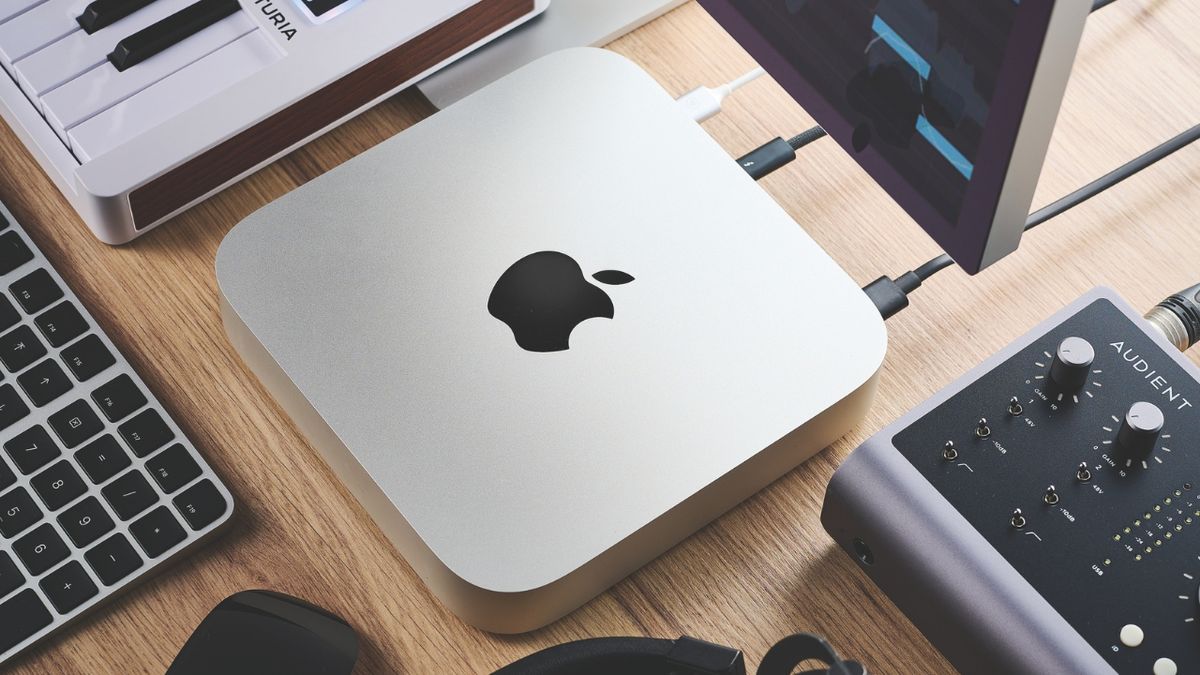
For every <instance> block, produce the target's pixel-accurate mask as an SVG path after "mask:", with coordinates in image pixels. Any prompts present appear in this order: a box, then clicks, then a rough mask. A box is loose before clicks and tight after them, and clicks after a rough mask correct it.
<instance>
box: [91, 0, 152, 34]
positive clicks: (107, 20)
mask: <svg viewBox="0 0 1200 675" xmlns="http://www.w3.org/2000/svg"><path fill="white" fill-rule="evenodd" d="M152 2H154V0H96V1H95V2H93V3H92V4H90V5H88V6H87V7H85V8H84V9H83V13H82V14H80V15H79V16H77V17H75V21H77V22H79V27H80V28H82V29H83V30H84V31H86V32H87V34H88V35H91V34H92V33H95V32H96V31H98V30H100V29H101V28H106V27H108V26H111V25H113V24H114V23H116V22H118V21H120V20H121V19H124V18H125V17H127V16H129V15H130V14H133V13H134V12H136V11H138V10H139V9H141V8H143V7H145V6H146V5H149V4H150V3H152Z"/></svg>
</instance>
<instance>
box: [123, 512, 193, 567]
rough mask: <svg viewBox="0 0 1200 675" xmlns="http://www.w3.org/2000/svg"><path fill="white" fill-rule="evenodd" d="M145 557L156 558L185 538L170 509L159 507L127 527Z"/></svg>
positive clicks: (185, 535) (185, 534)
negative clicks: (144, 553)
mask: <svg viewBox="0 0 1200 675" xmlns="http://www.w3.org/2000/svg"><path fill="white" fill-rule="evenodd" d="M129 533H130V534H132V535H133V538H134V539H136V540H137V543H138V545H140V546H141V547H142V550H143V551H145V552H146V556H147V557H150V558H157V557H158V556H160V555H162V554H164V553H166V552H167V551H169V550H171V549H172V548H174V546H175V545H176V544H178V543H179V542H181V541H183V540H184V539H186V538H187V533H186V532H184V531H183V528H182V527H181V526H180V525H179V521H177V520H175V516H173V515H171V509H168V508H167V507H165V506H160V507H158V508H157V509H154V510H153V511H151V512H150V513H147V514H146V515H145V516H142V518H141V519H139V520H138V521H137V522H135V523H133V524H132V525H130V526H129Z"/></svg>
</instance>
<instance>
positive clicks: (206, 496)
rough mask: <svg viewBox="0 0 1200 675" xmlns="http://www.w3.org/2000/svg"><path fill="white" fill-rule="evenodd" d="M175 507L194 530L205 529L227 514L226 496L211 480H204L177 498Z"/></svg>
mask: <svg viewBox="0 0 1200 675" xmlns="http://www.w3.org/2000/svg"><path fill="white" fill-rule="evenodd" d="M175 508H177V509H179V512H180V513H182V514H183V517H184V519H185V520H187V521H188V525H191V526H192V529H193V530H203V529H204V528H206V527H208V526H209V525H211V524H212V523H214V522H216V520H217V519H218V518H220V517H221V516H223V515H225V511H226V510H227V509H228V506H227V505H226V503H225V497H223V496H222V495H221V493H220V492H219V491H218V490H217V487H216V486H215V485H213V483H212V481H210V480H202V481H200V482H199V483H196V484H195V485H193V486H192V487H190V488H188V489H187V490H184V491H183V493H182V494H180V495H179V496H178V497H176V498H175Z"/></svg>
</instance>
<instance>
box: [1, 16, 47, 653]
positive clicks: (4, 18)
mask: <svg viewBox="0 0 1200 675" xmlns="http://www.w3.org/2000/svg"><path fill="white" fill-rule="evenodd" d="M41 1H42V0H0V21H8V20H9V19H11V18H13V17H14V16H16V15H18V14H20V13H21V12H24V11H25V10H27V9H29V8H30V7H33V6H34V5H36V4H38V3H40V2H41ZM2 217H3V216H0V218H2ZM3 651H4V650H3V649H0V652H3Z"/></svg>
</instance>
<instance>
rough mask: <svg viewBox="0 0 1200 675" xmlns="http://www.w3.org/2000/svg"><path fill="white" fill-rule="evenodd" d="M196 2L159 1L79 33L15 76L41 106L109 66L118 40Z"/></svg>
mask: <svg viewBox="0 0 1200 675" xmlns="http://www.w3.org/2000/svg"><path fill="white" fill-rule="evenodd" d="M0 1H2V0H0ZM192 1H193V0H156V2H154V3H153V4H151V5H150V6H149V7H147V8H146V9H144V10H142V11H140V12H135V13H134V14H132V15H131V16H128V17H125V18H124V19H121V20H119V21H117V22H116V23H114V24H111V25H109V26H106V27H104V28H101V29H100V30H98V31H96V32H95V33H94V34H91V35H89V34H88V33H87V32H85V31H75V32H74V33H71V34H70V35H68V36H66V37H64V38H63V39H61V40H59V41H57V42H55V43H53V44H49V45H46V46H45V47H44V48H42V49H39V50H38V51H36V52H34V53H32V54H30V55H29V56H26V57H25V58H23V59H21V60H20V61H18V62H17V63H16V64H14V65H13V74H14V75H15V76H16V78H17V80H18V82H19V83H20V85H21V88H22V89H24V90H25V93H26V94H28V95H29V98H30V100H32V101H34V102H35V104H37V105H39V107H40V101H39V98H40V97H41V96H42V94H45V93H46V92H48V91H50V90H51V89H54V88H55V87H57V86H59V85H61V84H63V83H65V82H68V81H70V80H72V79H74V78H75V77H77V76H78V75H80V74H82V73H84V72H86V71H88V70H91V69H92V68H95V67H96V66H98V65H100V64H102V63H106V62H107V60H108V53H109V52H111V51H112V49H113V47H115V46H116V44H117V41H118V40H120V39H121V38H123V37H125V36H126V35H132V34H134V33H136V32H137V31H139V30H141V29H143V28H145V27H146V26H149V25H150V24H152V23H154V22H155V21H158V20H160V19H163V18H165V17H167V16H170V15H171V14H173V13H175V12H177V11H179V10H180V9H183V8H184V7H186V6H188V4H190V3H191V2H192ZM81 16H82V15H81ZM146 128H149V127H146Z"/></svg>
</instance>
